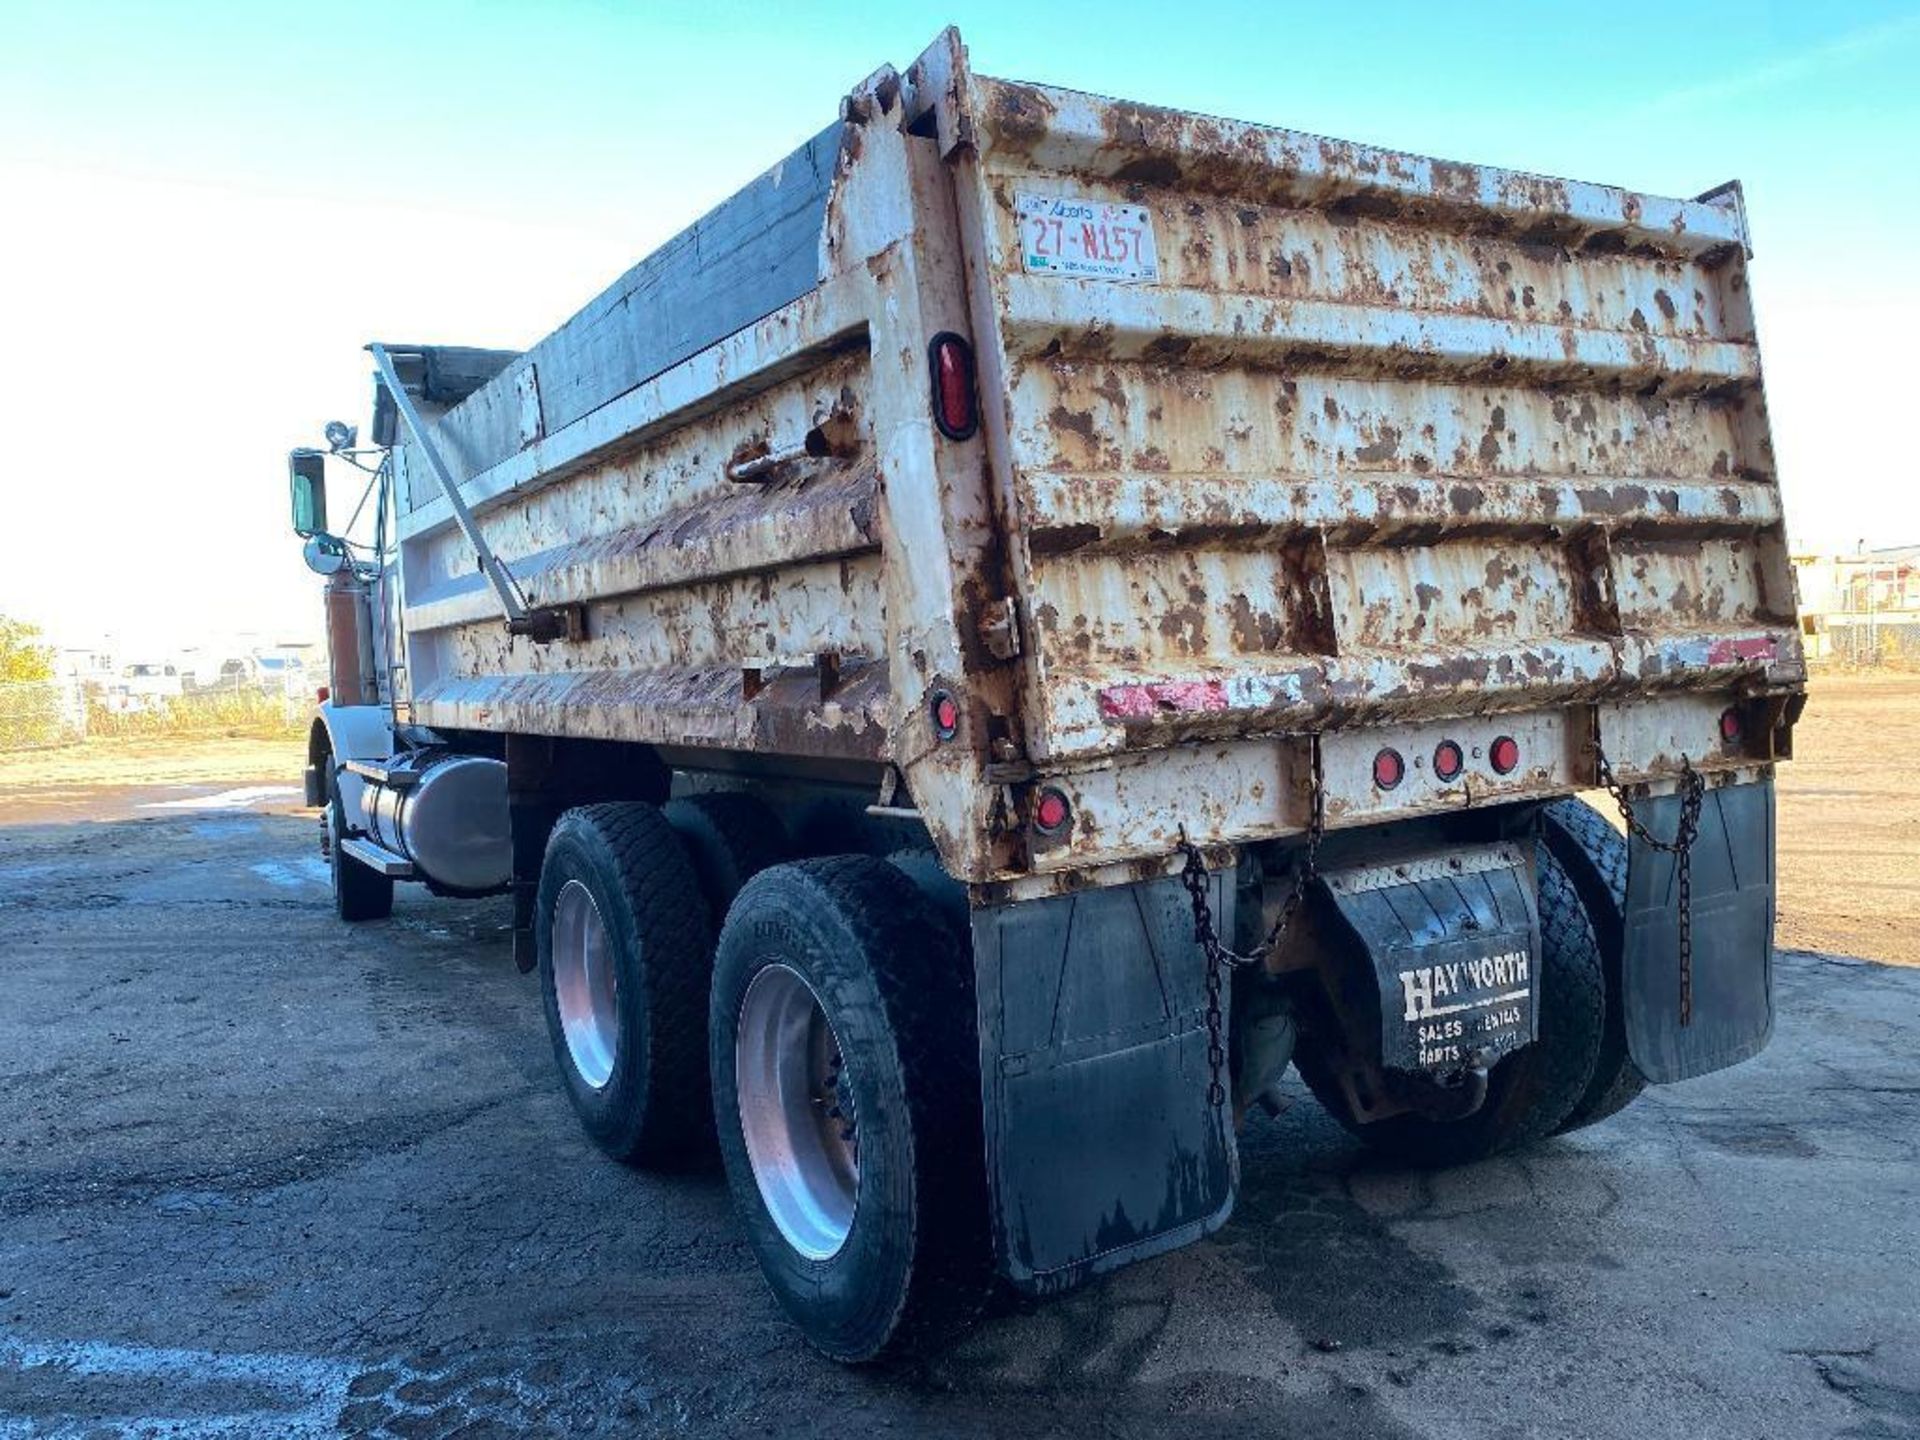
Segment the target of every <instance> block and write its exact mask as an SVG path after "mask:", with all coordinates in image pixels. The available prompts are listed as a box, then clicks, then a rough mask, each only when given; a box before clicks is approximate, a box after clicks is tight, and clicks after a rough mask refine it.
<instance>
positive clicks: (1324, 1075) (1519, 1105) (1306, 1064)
mask: <svg viewBox="0 0 1920 1440" xmlns="http://www.w3.org/2000/svg"><path fill="white" fill-rule="evenodd" d="M1535 853H1536V858H1537V861H1538V869H1539V874H1540V978H1539V997H1538V1001H1537V1003H1538V1005H1539V1007H1540V1016H1539V1019H1540V1037H1539V1039H1538V1040H1537V1041H1535V1042H1534V1043H1533V1044H1531V1045H1528V1046H1525V1047H1524V1048H1522V1049H1520V1050H1516V1051H1515V1052H1514V1053H1513V1054H1511V1055H1508V1056H1507V1057H1505V1058H1504V1059H1502V1060H1501V1061H1500V1062H1499V1063H1498V1064H1496V1065H1495V1066H1494V1067H1493V1071H1492V1073H1491V1075H1489V1077H1488V1080H1487V1097H1486V1100H1485V1102H1484V1103H1483V1104H1482V1105H1481V1107H1480V1108H1479V1109H1478V1110H1476V1111H1474V1113H1473V1114H1471V1115H1469V1116H1467V1117H1465V1118H1464V1119H1461V1120H1451V1121H1445V1120H1428V1119H1425V1118H1424V1117H1422V1116H1418V1115H1394V1116H1390V1117H1389V1118H1387V1119H1385V1120H1376V1121H1374V1122H1373V1123H1372V1124H1362V1123H1360V1122H1359V1121H1358V1120H1357V1119H1356V1118H1355V1117H1354V1115H1353V1113H1352V1111H1351V1110H1350V1109H1349V1107H1348V1105H1347V1100H1346V1095H1345V1092H1344V1091H1343V1090H1342V1089H1341V1087H1340V1084H1339V1082H1338V1080H1337V1079H1335V1077H1334V1075H1333V1072H1332V1069H1331V1067H1330V1066H1328V1065H1327V1064H1326V1063H1325V1061H1324V1060H1322V1058H1321V1057H1320V1055H1319V1053H1318V1051H1317V1049H1316V1047H1314V1046H1313V1045H1312V1043H1311V1042H1310V1041H1309V1039H1308V1038H1307V1037H1306V1036H1302V1037H1301V1040H1300V1043H1299V1046H1298V1048H1297V1049H1296V1050H1295V1052H1294V1065H1295V1067H1296V1068H1297V1069H1298V1070H1299V1071H1300V1078H1301V1079H1303V1080H1305V1081H1306V1082H1307V1088H1308V1089H1310V1090H1312V1091H1313V1093H1314V1096H1315V1097H1316V1098H1317V1099H1318V1100H1319V1101H1320V1103H1321V1104H1322V1105H1324V1106H1325V1107H1326V1108H1327V1110H1328V1111H1329V1112H1330V1113H1331V1114H1332V1115H1333V1117H1334V1118H1335V1119H1336V1120H1338V1121H1339V1122H1340V1123H1341V1124H1342V1125H1344V1126H1345V1127H1346V1128H1347V1129H1348V1130H1350V1131H1352V1132H1353V1134H1355V1135H1357V1136H1358V1137H1359V1138H1360V1139H1362V1140H1364V1141H1365V1142H1366V1143H1367V1144H1368V1145H1370V1146H1372V1147H1373V1148H1374V1149H1375V1150H1377V1151H1379V1152H1380V1153H1381V1154H1382V1155H1384V1156H1387V1157H1389V1158H1391V1159H1393V1160H1395V1161H1398V1162H1401V1163H1404V1164H1408V1165H1419V1166H1429V1167H1439V1166H1447V1165H1464V1164H1468V1163H1470V1162H1472V1161H1475V1160H1484V1159H1486V1158H1487V1157H1489V1156H1491V1155H1497V1154H1501V1153H1503V1152H1505V1151H1510V1150H1517V1149H1520V1148H1522V1147H1524V1146H1527V1145H1531V1144H1533V1143H1535V1142H1536V1141H1539V1140H1544V1139H1545V1138H1547V1137H1548V1136H1549V1135H1552V1134H1553V1133H1554V1132H1555V1131H1556V1130H1557V1129H1558V1128H1559V1126H1560V1125H1561V1123H1562V1122H1563V1121H1564V1120H1565V1119H1566V1118H1567V1116H1568V1115H1570V1114H1571V1113H1572V1111H1573V1107H1574V1106H1575V1105H1576V1104H1578V1103H1579V1102H1580V1100H1581V1098H1582V1097H1583V1096H1584V1095H1585V1094H1586V1089H1587V1084H1588V1082H1589V1081H1590V1080H1591V1079H1592V1077H1593V1068H1594V1064H1595V1062H1596V1060H1597V1059H1598V1057H1599V1054H1600V1039H1601V1032H1602V1030H1603V1028H1604V1025H1605V1020H1606V981H1605V977H1604V976H1603V975H1602V973H1601V971H1602V967H1601V963H1600V949H1599V945H1598V943H1597V942H1596V941H1595V939H1594V935H1593V926H1592V925H1590V924H1589V923H1588V921H1587V914H1586V909H1585V907H1584V906H1582V905H1581V903H1580V897H1579V895H1578V893H1577V892H1576V891H1575V890H1574V887H1573V882H1572V881H1571V880H1569V879H1568V878H1567V873H1566V871H1565V870H1564V869H1563V868H1562V867H1561V865H1560V863H1559V861H1558V860H1556V859H1555V858H1554V856H1553V853H1552V852H1551V851H1550V850H1549V849H1548V848H1547V847H1546V846H1545V845H1541V846H1539V847H1537V849H1536V852H1535Z"/></svg>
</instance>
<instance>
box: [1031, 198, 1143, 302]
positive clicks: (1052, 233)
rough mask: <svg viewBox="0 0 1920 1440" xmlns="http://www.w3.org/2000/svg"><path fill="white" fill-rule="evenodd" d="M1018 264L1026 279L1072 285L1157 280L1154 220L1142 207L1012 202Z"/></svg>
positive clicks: (1060, 201) (1053, 200)
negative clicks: (1064, 280)
mask: <svg viewBox="0 0 1920 1440" xmlns="http://www.w3.org/2000/svg"><path fill="white" fill-rule="evenodd" d="M1014 212H1015V215H1016V216H1017V217H1018V219H1019V222H1020V263H1021V265H1022V267H1023V268H1024V269H1025V270H1026V272H1027V273H1028V274H1029V275H1065V276H1069V277H1071V278H1073V279H1076V280H1120V281H1127V282H1134V281H1143V280H1158V279H1159V278H1160V257H1159V254H1158V252H1157V251H1156V250H1155V249H1154V244H1153V215H1152V212H1150V211H1149V210H1148V209H1147V207H1146V206H1144V205H1115V204H1110V203H1109V202H1107V201H1105V200H1086V199H1076V198H1074V197H1071V196H1066V195H1025V194H1016V195H1015V196H1014Z"/></svg>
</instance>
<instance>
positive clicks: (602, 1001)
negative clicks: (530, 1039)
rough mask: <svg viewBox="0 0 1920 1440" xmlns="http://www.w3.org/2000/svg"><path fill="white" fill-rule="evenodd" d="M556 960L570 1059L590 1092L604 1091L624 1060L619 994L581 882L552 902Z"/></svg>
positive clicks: (599, 924)
mask: <svg viewBox="0 0 1920 1440" xmlns="http://www.w3.org/2000/svg"><path fill="white" fill-rule="evenodd" d="M552 954H553V994H554V999H555V1001H556V1002H557V1004H558V1007H559V1010H560V1033H561V1035H563V1036H564V1037H565V1038H566V1042H567V1055H568V1057H569V1058H571V1059H572V1061H573V1068H574V1069H575V1070H576V1071H577V1072H578V1073H579V1076H580V1078H581V1079H582V1080H584V1081H585V1082H586V1083H587V1085H588V1086H589V1087H590V1088H592V1089H595V1090H604V1089H605V1088H606V1086H607V1082H608V1081H609V1080H611V1079H612V1078H613V1065H614V1061H615V1060H616V1059H618V1058H619V1055H620V1008H619V1006H620V990H619V986H618V983H617V981H616V980H615V977H614V970H613V946H612V944H611V943H610V942H609V940H608V937H607V927H606V924H605V922H603V921H602V920H601V918H600V907H599V905H597V904H596V903H595V902H594V898H593V892H592V891H591V890H589V889H587V887H586V886H585V885H584V884H582V883H581V882H580V881H578V880H569V881H568V882H567V883H566V884H565V885H563V886H562V887H561V888H560V895H559V898H558V899H556V900H555V901H554V902H553V951H552Z"/></svg>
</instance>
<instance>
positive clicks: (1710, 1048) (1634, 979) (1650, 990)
mask: <svg viewBox="0 0 1920 1440" xmlns="http://www.w3.org/2000/svg"><path fill="white" fill-rule="evenodd" d="M1680 805H1681V799H1680V796H1678V795H1662V796H1659V797H1658V798H1656V799H1653V800H1643V801H1639V802H1636V804H1635V805H1634V814H1635V815H1636V817H1637V818H1638V819H1639V820H1640V822H1641V824H1643V825H1645V826H1646V827H1647V829H1648V830H1650V831H1651V832H1652V833H1653V834H1654V835H1655V836H1657V837H1659V838H1661V839H1665V838H1667V837H1669V836H1671V835H1672V834H1673V833H1674V829H1675V827H1676V826H1677V825H1678V823H1679V820H1680ZM1692 869H1693V1009H1692V1016H1691V1023H1688V1024H1684V1025H1683V1024H1682V1023H1681V1018H1680V887H1679V875H1678V869H1677V866H1676V864H1675V860H1674V857H1673V856H1672V855H1669V854H1667V853H1665V852H1663V851H1660V850H1656V849H1654V848H1653V847H1652V846H1650V845H1648V844H1647V843H1646V842H1645V841H1643V840H1638V839H1635V840H1633V841H1632V842H1631V845H1630V848H1629V850H1628V855H1627V915H1626V922H1627V923H1626V945H1625V950H1624V953H1623V955H1622V958H1621V967H1622V974H1621V982H1622V983H1621V989H1622V992H1623V997H1624V1010H1625V1019H1626V1030H1627V1051H1628V1053H1629V1054H1631V1055H1632V1056H1633V1063H1634V1064H1635V1065H1637V1066H1639V1067H1640V1070H1641V1073H1642V1074H1644V1075H1645V1076H1646V1077H1647V1079H1649V1080H1651V1081H1653V1082H1654V1083H1655V1084H1656V1085H1666V1084H1670V1083H1672V1082H1673V1081H1675V1080H1687V1079H1691V1078H1692V1077H1693V1076H1695V1075H1705V1074H1707V1073H1708V1072H1710V1071H1713V1070H1724V1069H1725V1068H1726V1067H1727V1066H1729V1065H1737V1064H1738V1063H1739V1062H1740V1061H1742V1060H1746V1059H1749V1058H1750V1057H1752V1056H1754V1055H1757V1054H1759V1053H1760V1051H1761V1050H1763V1049H1765V1048H1766V1044H1767V1040H1768V1039H1769V1038H1770V1037H1771V1036H1772V1034H1773V781H1771V780H1762V781H1758V782H1756V783H1754V784H1751V785H1729V786H1726V787H1724V788H1722V789H1718V790H1709V791H1707V793H1706V795H1705V797H1704V798H1703V800H1702V801H1701V806H1700V830H1699V834H1698V836H1697V837H1696V839H1695V840H1694V843H1693V858H1692Z"/></svg>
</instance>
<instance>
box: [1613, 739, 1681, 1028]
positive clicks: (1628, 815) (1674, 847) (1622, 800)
mask: <svg viewBox="0 0 1920 1440" xmlns="http://www.w3.org/2000/svg"><path fill="white" fill-rule="evenodd" d="M1593 758H1594V761H1595V770H1596V772H1597V773H1598V775H1599V779H1600V783H1601V784H1602V785H1603V786H1605V787H1606V791H1607V793H1608V794H1609V795H1611V796H1612V797H1613V803H1614V804H1616V805H1618V806H1619V807H1620V818H1621V819H1622V820H1624V821H1626V823H1627V830H1628V831H1629V832H1630V833H1631V834H1632V835H1633V836H1634V837H1635V838H1636V839H1638V840H1640V841H1641V842H1642V843H1643V844H1645V845H1647V846H1648V847H1649V848H1651V849H1654V850H1659V851H1661V852H1663V853H1665V854H1668V855H1671V856H1673V857H1674V862H1673V863H1674V868H1675V870H1677V871H1678V874H1679V881H1680V1024H1681V1026H1682V1027H1683V1028H1684V1027H1685V1026H1688V1025H1691V1024H1693V842H1694V841H1695V840H1696V839H1698V838H1699V835H1700V805H1701V802H1702V801H1703V800H1704V799H1705V798H1706V793H1707V783H1706V781H1705V780H1703V779H1702V778H1701V776H1700V772H1699V771H1698V770H1695V769H1694V768H1693V762H1692V761H1691V760H1688V759H1687V758H1686V757H1685V756H1684V755H1683V756H1681V757H1680V774H1681V780H1680V794H1681V800H1680V823H1679V824H1678V825H1676V826H1675V827H1674V830H1673V839H1671V840H1658V839H1655V838H1654V835H1653V832H1652V831H1650V830H1648V829H1647V827H1646V826H1645V825H1643V824H1642V823H1641V822H1640V818H1639V817H1638V816H1637V815H1635V814H1634V813H1633V802H1632V801H1631V800H1629V799H1628V798H1627V789H1626V786H1624V785H1622V784H1621V783H1620V782H1619V781H1618V780H1616V779H1615V778H1614V775H1613V766H1612V765H1610V764H1608V763H1607V753H1606V751H1604V750H1602V749H1601V748H1600V742H1599V741H1598V740H1595V741H1594V742H1593Z"/></svg>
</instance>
